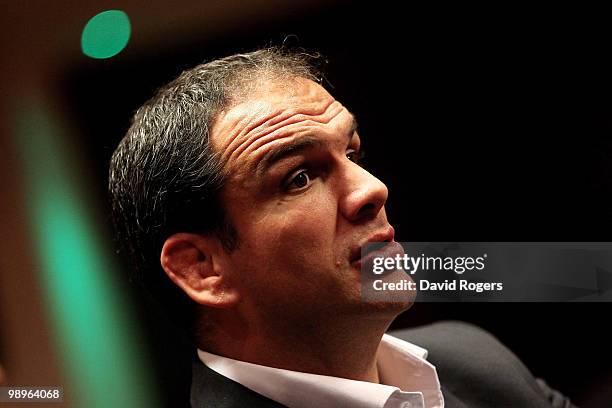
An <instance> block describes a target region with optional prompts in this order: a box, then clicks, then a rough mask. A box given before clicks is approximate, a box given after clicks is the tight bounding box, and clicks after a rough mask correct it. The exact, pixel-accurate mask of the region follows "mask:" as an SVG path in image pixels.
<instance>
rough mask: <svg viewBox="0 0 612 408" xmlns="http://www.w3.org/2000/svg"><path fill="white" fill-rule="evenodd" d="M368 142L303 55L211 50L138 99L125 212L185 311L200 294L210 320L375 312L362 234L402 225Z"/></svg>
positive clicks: (143, 271)
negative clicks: (366, 288) (366, 165)
mask: <svg viewBox="0 0 612 408" xmlns="http://www.w3.org/2000/svg"><path fill="white" fill-rule="evenodd" d="M359 151H360V140H359V136H358V134H357V132H356V122H355V118H354V117H353V115H352V114H351V113H350V112H349V111H348V110H347V109H346V108H345V107H343V106H342V105H341V104H340V103H339V102H338V101H335V100H334V99H333V97H332V96H331V95H330V94H329V93H327V92H326V91H325V90H324V89H323V88H322V87H321V86H320V85H319V84H318V83H317V82H316V76H315V73H314V71H313V69H312V68H311V66H310V65H309V63H308V61H307V59H306V58H305V57H304V56H303V55H295V54H286V53H284V52H281V51H279V50H277V49H267V50H260V51H256V52H253V53H250V54H244V55H237V56H231V57H228V58H224V59H221V60H217V61H213V62H211V63H208V64H204V65H201V66H198V67H196V68H194V69H192V70H190V71H186V72H185V73H183V74H182V75H181V76H180V77H179V78H178V79H176V80H175V81H173V82H172V83H170V84H169V85H167V86H166V87H164V88H162V89H161V90H160V91H159V92H158V94H157V95H156V96H155V97H154V98H153V99H152V100H150V101H149V102H147V104H145V105H144V106H143V107H142V108H141V109H140V110H139V111H138V112H137V113H136V115H135V118H134V121H133V124H132V126H131V127H130V130H129V131H128V134H127V135H126V137H125V138H124V139H123V140H122V142H121V143H120V145H119V147H118V148H117V150H116V152H115V154H114V155H113V159H112V162H111V172H110V190H111V193H112V198H113V206H114V216H115V221H116V224H117V225H118V227H120V231H123V235H124V238H123V239H124V241H125V242H126V243H127V248H128V249H129V251H130V252H131V254H132V256H133V257H136V259H137V260H138V269H139V271H140V275H141V276H142V278H143V280H144V281H145V282H146V283H147V284H148V285H149V286H150V287H151V286H152V287H153V289H154V291H158V292H160V293H159V294H160V295H161V296H165V297H166V298H167V299H171V302H172V304H174V305H179V306H180V305H182V308H183V309H175V310H171V313H180V314H182V316H176V317H177V318H180V317H184V316H185V315H186V314H187V310H185V308H189V307H193V306H194V305H199V306H197V309H198V310H199V311H201V312H202V313H200V314H204V315H206V316H207V319H206V320H208V321H216V318H215V316H213V315H214V314H215V311H217V312H216V313H217V314H223V313H225V311H232V313H235V314H237V315H239V318H238V320H239V321H240V322H244V324H249V325H252V326H257V327H259V329H260V330H269V331H274V330H277V329H281V326H283V325H284V324H296V322H300V324H305V325H308V324H310V323H311V322H310V320H311V319H318V320H319V321H320V320H321V319H323V318H324V317H326V316H327V317H332V316H342V315H346V314H355V315H356V314H360V313H367V312H371V309H369V308H368V307H366V306H365V305H363V304H362V303H361V301H360V294H359V270H358V260H359V257H360V247H361V246H362V245H363V244H364V243H365V242H366V241H368V240H378V241H383V240H391V239H393V232H392V228H391V227H390V226H389V224H388V223H387V219H386V215H385V211H384V204H385V201H386V199H387V189H386V187H385V186H384V184H382V183H381V182H380V181H379V180H377V179H376V178H374V177H373V176H372V175H371V174H369V173H368V172H367V171H365V170H364V169H363V168H362V167H360V166H359V164H358V157H359ZM160 260H161V266H162V268H163V271H160V270H159V267H158V265H159V264H158V262H160ZM171 281H172V282H171ZM177 288H180V289H181V290H180V291H177ZM184 294H186V295H187V297H185V296H184ZM188 298H189V299H191V302H189V301H188V300H187V299H188ZM405 306H406V305H405V304H402V305H400V306H399V308H398V306H397V305H396V306H395V307H394V308H391V309H387V312H388V313H392V314H393V313H397V312H398V311H399V310H401V309H402V308H403V307H405ZM383 309H384V308H383ZM381 310H382V309H381ZM207 311H208V312H207ZM217 317H218V316H217ZM200 328H201V327H200Z"/></svg>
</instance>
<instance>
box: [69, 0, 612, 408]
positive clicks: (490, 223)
mask: <svg viewBox="0 0 612 408" xmlns="http://www.w3.org/2000/svg"><path fill="white" fill-rule="evenodd" d="M600 16H601V19H600ZM603 17H604V16H603V15H602V14H601V13H598V12H597V11H594V10H576V9H561V8H558V7H555V8H542V9H538V10H536V9H534V8H521V9H518V8H516V9H512V8H510V7H508V8H504V7H499V9H491V8H488V9H483V8H474V9H466V8H465V7H463V6H462V7H461V8H454V9H451V8H442V7H441V6H440V7H436V6H432V7H431V9H427V10H425V9H420V8H412V9H406V8H395V6H391V5H390V4H386V3H380V2H379V3H377V4H376V7H373V6H372V5H370V6H367V5H354V4H348V3H344V2H337V3H333V4H330V5H328V6H326V7H320V8H316V9H313V10H311V11H303V12H299V13H297V12H296V13H289V14H286V15H283V16H279V17H276V18H273V17H270V18H267V19H261V21H252V22H251V23H249V24H245V25H243V26H240V27H231V28H228V29H227V30H225V31H223V32H221V33H217V34H216V35H215V36H214V37H212V38H211V37H210V36H208V37H202V38H197V39H194V38H193V37H189V39H187V40H185V39H183V40H177V41H175V42H169V43H168V44H165V45H163V46H161V47H152V48H150V49H146V50H138V51H137V52H130V53H124V54H120V55H119V56H117V57H115V58H111V59H109V60H103V61H99V60H87V61H85V62H83V61H80V63H79V64H74V66H69V67H68V68H67V69H66V70H65V71H64V72H63V73H62V76H61V78H60V81H61V84H62V87H61V89H63V90H64V97H65V99H66V103H67V104H68V106H69V107H70V109H71V110H72V111H73V112H74V120H76V121H77V126H78V128H79V129H78V130H79V132H78V133H79V134H80V135H82V136H81V137H85V140H82V141H81V142H80V143H81V144H82V146H83V148H84V149H85V150H84V151H83V155H85V157H86V158H87V160H90V161H91V163H92V166H93V167H94V169H95V172H96V173H95V174H96V180H97V183H99V186H98V187H99V197H100V199H101V200H104V199H105V194H106V193H105V189H106V182H107V171H108V161H109V158H110V155H111V154H112V151H113V150H114V148H115V146H116V145H117V143H118V142H119V140H120V139H121V137H122V136H123V134H124V133H125V131H126V130H127V127H128V125H129V118H130V117H131V115H132V113H133V112H134V111H135V109H137V108H138V107H139V106H140V105H141V104H142V103H143V102H144V101H145V100H146V99H148V97H150V96H151V95H152V93H153V91H154V90H155V89H156V88H157V87H159V86H161V85H163V84H164V83H166V82H168V81H170V80H171V79H173V78H175V77H176V76H177V75H178V74H179V73H180V72H181V71H182V70H184V69H187V68H190V67H192V66H194V65H196V64H198V63H201V62H204V61H208V60H211V59H214V58H216V57H221V56H225V55H228V54H232V53H235V52H239V51H249V50H253V49H255V48H258V47H261V46H265V45H268V44H276V45H278V44H281V43H283V41H285V42H287V43H288V44H290V45H293V46H299V47H304V48H306V49H307V50H314V51H319V52H321V53H322V54H323V55H325V56H326V57H327V59H328V61H329V64H328V66H327V69H326V71H327V75H326V78H327V80H328V81H329V84H331V86H329V85H328V86H327V89H328V90H329V91H330V92H331V93H332V94H333V95H334V96H335V97H336V98H337V99H339V100H340V101H341V102H342V103H343V104H345V105H346V106H347V107H348V108H349V109H351V111H353V112H354V113H355V114H356V116H357V118H358V120H359V124H360V134H361V136H362V139H363V140H364V146H365V149H366V151H367V157H366V166H367V167H369V168H370V169H371V171H372V172H373V173H374V174H375V175H377V176H378V177H379V178H381V179H382V180H383V181H384V182H385V183H386V184H387V185H388V187H389V190H390V197H389V201H388V205H387V210H388V214H389V218H390V220H391V222H392V224H393V225H394V226H395V227H396V234H397V235H396V236H397V238H396V239H397V240H398V241H612V237H611V236H610V235H611V234H610V227H612V214H611V208H612V207H611V206H610V199H609V197H610V189H611V188H612V184H611V182H610V171H611V167H610V164H609V163H610V161H609V157H610V155H611V153H612V148H611V146H610V139H609V135H610V130H611V127H612V126H611V125H612V123H611V118H612V116H611V114H610V112H611V111H610V108H611V104H612V99H611V98H610V91H611V90H612V87H611V80H610V73H611V72H612V70H611V68H612V63H610V61H609V56H608V54H609V53H610V38H611V34H612V33H611V30H610V24H609V22H607V21H606V20H605V19H604V18H603ZM128 47H129V46H128ZM108 233H109V235H110V233H111V232H110V230H109V232H108ZM611 311H612V305H611V304H608V303H592V304H587V303H584V304H576V303H459V304H457V303H452V304H450V303H445V304H422V303H420V304H416V305H415V306H414V307H413V308H412V309H411V310H409V311H408V312H406V313H404V314H403V315H402V316H400V317H399V318H398V319H397V320H396V322H395V323H394V325H393V327H394V328H399V327H408V326H414V325H420V324H426V323H428V322H431V321H435V320H440V319H459V320H464V321H469V322H473V323H475V324H477V325H480V326H482V327H483V328H485V329H487V330H489V331H490V332H492V333H493V334H494V335H496V336H497V337H498V338H499V339H501V340H502V342H504V343H505V344H506V345H508V346H509V347H510V348H511V349H512V350H513V351H514V352H515V353H516V354H517V355H518V356H519V357H520V358H521V359H523V361H524V362H525V363H526V364H527V366H528V367H529V368H530V369H531V370H532V372H533V373H534V374H535V375H536V376H538V377H542V378H545V379H546V381H547V382H548V383H549V384H550V385H551V386H552V387H554V388H557V389H559V390H561V391H562V392H563V393H564V394H566V395H568V396H570V397H571V398H572V400H573V401H574V402H575V403H577V404H578V405H580V406H585V407H603V406H609V404H610V401H612V369H611V368H610V367H611V364H612V358H611V353H610V351H609V347H610V344H612V335H611V334H610V333H609V332H608V331H607V328H608V326H609V321H610V320H609V319H610V318H609V315H610V312H611ZM140 313H141V318H142V321H143V322H144V323H143V325H144V327H145V330H146V332H147V333H149V334H148V338H149V339H150V349H151V352H150V355H151V358H152V359H154V360H155V364H156V365H157V367H158V372H159V374H158V382H159V387H160V388H161V389H163V390H164V393H165V395H164V397H165V398H166V400H167V401H168V405H170V406H177V405H176V403H171V402H170V401H173V400H175V398H182V400H183V401H186V399H185V398H186V397H185V396H186V394H185V393H187V392H188V388H189V377H188V371H189V368H188V366H189V358H190V355H188V354H187V353H185V352H180V351H178V350H179V349H180V346H181V344H184V343H181V341H182V340H177V339H176V338H175V337H174V336H173V335H172V334H171V333H170V330H171V329H170V328H169V327H168V325H167V324H168V323H167V321H164V320H163V318H161V317H160V316H158V315H157V314H153V313H151V312H150V309H149V307H148V306H147V307H144V306H143V307H141V309H140ZM474 358H478V355H477V350H475V355H474Z"/></svg>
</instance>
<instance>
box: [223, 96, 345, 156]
mask: <svg viewBox="0 0 612 408" xmlns="http://www.w3.org/2000/svg"><path fill="white" fill-rule="evenodd" d="M345 110H346V109H345V108H344V107H343V106H342V105H341V104H340V103H339V102H337V101H335V100H334V99H333V98H332V99H331V100H330V101H329V103H328V104H326V105H325V107H323V108H322V109H316V110H313V109H310V110H308V109H303V108H299V107H298V108H292V109H286V110H284V111H282V112H281V113H280V114H276V115H275V112H272V113H270V114H269V115H266V116H265V117H264V118H261V119H260V120H258V121H257V122H258V123H259V125H258V126H249V129H250V130H251V131H250V132H249V133H248V134H245V133H246V132H245V131H244V129H243V131H241V132H240V133H239V134H238V135H236V137H235V138H233V139H232V141H231V142H230V144H229V145H228V146H227V148H226V152H227V151H229V152H230V153H229V154H225V155H224V156H226V157H225V158H224V159H225V162H226V163H230V162H236V161H238V159H239V158H240V156H242V155H243V154H244V153H245V152H247V151H251V152H253V151H257V150H258V149H259V148H260V147H261V146H263V145H266V144H268V143H270V142H271V141H274V140H277V139H283V138H286V137H291V136H295V135H297V134H299V133H304V131H309V129H306V128H311V127H316V126H320V125H327V124H329V123H330V122H331V121H333V120H334V119H335V118H336V117H337V116H339V115H340V114H341V113H342V112H343V111H345ZM304 112H307V113H304ZM270 124H271V125H270ZM296 127H298V128H303V129H302V130H299V129H298V130H296V129H295V128H296ZM236 144H237V147H236V148H233V147H232V145H236ZM248 167H252V166H248Z"/></svg>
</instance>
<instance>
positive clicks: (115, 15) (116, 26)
mask: <svg viewBox="0 0 612 408" xmlns="http://www.w3.org/2000/svg"><path fill="white" fill-rule="evenodd" d="M130 32H131V27H130V19H129V18H128V15H127V14H125V12H123V11H121V10H107V11H103V12H101V13H98V14H96V15H95V16H93V17H92V18H91V19H90V20H89V21H88V22H87V24H85V28H84V29H83V34H82V35H81V49H82V50H83V53H84V54H85V55H87V56H88V57H91V58H97V59H103V58H110V57H112V56H115V55H117V54H119V53H120V52H121V50H123V49H124V48H125V46H126V45H127V43H128V41H129V40H130Z"/></svg>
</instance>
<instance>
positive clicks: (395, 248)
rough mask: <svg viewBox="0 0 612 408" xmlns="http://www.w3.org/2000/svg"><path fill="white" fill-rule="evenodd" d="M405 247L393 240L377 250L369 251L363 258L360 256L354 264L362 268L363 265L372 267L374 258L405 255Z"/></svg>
mask: <svg viewBox="0 0 612 408" xmlns="http://www.w3.org/2000/svg"><path fill="white" fill-rule="evenodd" d="M404 253H405V252H404V248H403V247H402V246H401V245H400V244H399V243H397V242H395V241H391V242H389V243H388V244H387V245H385V246H384V247H382V248H380V249H377V250H375V251H371V252H368V254H367V255H366V256H364V257H363V258H359V260H357V261H356V262H355V263H354V265H355V267H356V268H358V269H361V268H362V267H363V265H368V267H369V268H371V266H372V264H373V263H374V258H394V259H395V257H396V256H398V255H399V256H400V257H403V256H404Z"/></svg>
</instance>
